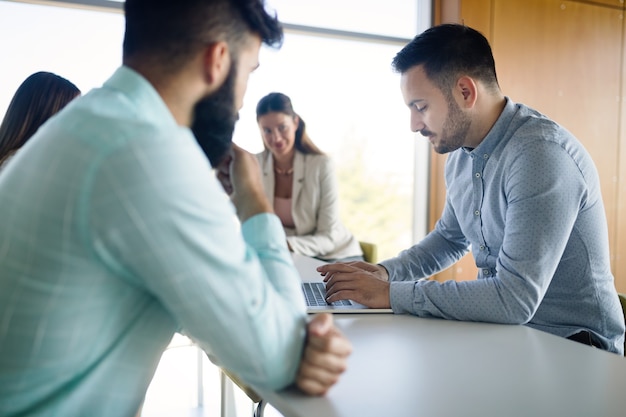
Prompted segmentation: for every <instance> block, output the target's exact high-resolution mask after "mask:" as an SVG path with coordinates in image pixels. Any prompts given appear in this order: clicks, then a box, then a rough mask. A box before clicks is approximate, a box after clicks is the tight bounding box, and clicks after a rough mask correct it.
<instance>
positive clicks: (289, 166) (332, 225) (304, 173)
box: [256, 93, 363, 262]
mask: <svg viewBox="0 0 626 417" xmlns="http://www.w3.org/2000/svg"><path fill="white" fill-rule="evenodd" d="M256 119H257V123H258V125H259V130H260V132H261V137H262V138H263V145H264V147H265V150H264V151H263V152H261V153H259V154H257V158H258V159H259V163H260V164H261V170H262V175H263V186H264V189H265V194H266V196H267V198H268V199H269V201H270V202H272V203H273V205H274V212H275V213H276V214H277V215H278V217H279V218H280V220H281V222H282V224H283V228H284V229H285V234H286V235H287V244H288V246H289V250H291V251H292V252H295V253H298V254H301V255H306V256H311V257H315V258H319V259H323V260H325V261H329V262H333V261H343V262H347V261H353V260H363V252H362V251H361V247H360V245H359V242H358V241H357V239H355V237H354V236H353V235H352V233H350V231H348V229H347V228H346V227H345V226H344V225H343V223H342V222H341V220H340V219H339V195H338V189H337V180H336V178H335V173H334V169H333V164H332V161H331V159H330V158H329V157H328V156H327V155H325V154H324V153H323V152H322V151H320V149H319V148H318V147H317V146H315V144H314V143H313V142H312V141H311V138H309V136H308V135H307V133H306V128H305V123H304V120H302V118H301V117H300V116H298V114H296V112H295V111H294V109H293V106H292V104H291V99H290V98H289V97H288V96H286V95H284V94H282V93H270V94H268V95H266V96H265V97H263V98H262V99H261V100H260V101H259V103H258V104H257V108H256Z"/></svg>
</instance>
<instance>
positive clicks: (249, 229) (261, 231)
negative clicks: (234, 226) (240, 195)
mask: <svg viewBox="0 0 626 417" xmlns="http://www.w3.org/2000/svg"><path fill="white" fill-rule="evenodd" d="M241 233H242V234H243V238H244V240H245V241H246V243H248V244H249V245H250V246H252V247H253V248H255V249H260V248H266V247H280V248H284V249H286V248H287V238H286V237H285V231H284V230H283V225H282V224H281V222H280V219H279V218H278V216H276V215H275V214H273V213H260V214H256V215H254V216H252V217H250V218H249V219H247V220H246V221H245V222H243V224H242V225H241Z"/></svg>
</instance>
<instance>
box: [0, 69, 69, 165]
mask: <svg viewBox="0 0 626 417" xmlns="http://www.w3.org/2000/svg"><path fill="white" fill-rule="evenodd" d="M80 94H81V92H80V90H79V89H78V87H76V86H75V85H74V84H73V83H72V82H70V81H68V80H66V79H65V78H63V77H60V76H58V75H56V74H53V73H51V72H45V71H40V72H36V73H34V74H32V75H30V76H29V77H28V78H26V80H24V82H22V84H21V85H20V86H19V87H18V89H17V91H16V92H15V95H14V96H13V98H12V99H11V103H9V107H8V109H7V112H6V114H5V115H4V119H3V120H2V124H1V125H0V168H1V167H2V166H3V165H4V163H5V162H6V161H8V160H9V159H10V158H11V157H12V156H13V154H14V153H15V152H16V151H17V150H18V149H19V148H21V147H22V146H24V144H25V143H26V141H27V140H28V139H30V138H31V136H33V135H34V134H35V132H36V131H37V129H39V127H40V126H41V125H42V124H44V122H45V121H46V120H48V119H49V118H50V117H51V116H52V115H54V114H55V113H57V112H58V111H59V110H61V109H62V108H63V107H65V106H66V105H67V103H69V102H70V101H72V100H73V99H74V98H76V97H78V96H79V95H80Z"/></svg>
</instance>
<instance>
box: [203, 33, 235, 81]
mask: <svg viewBox="0 0 626 417" xmlns="http://www.w3.org/2000/svg"><path fill="white" fill-rule="evenodd" d="M230 65H231V62H230V51H229V49H228V44H227V43H226V42H224V41H220V42H215V43H212V44H210V45H208V46H207V47H206V49H205V53H204V79H205V82H206V84H207V86H209V89H210V90H212V91H213V90H217V89H218V88H219V87H220V86H221V85H222V84H223V83H224V80H226V77H227V76H228V71H229V70H230Z"/></svg>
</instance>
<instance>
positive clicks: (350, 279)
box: [317, 262, 391, 308]
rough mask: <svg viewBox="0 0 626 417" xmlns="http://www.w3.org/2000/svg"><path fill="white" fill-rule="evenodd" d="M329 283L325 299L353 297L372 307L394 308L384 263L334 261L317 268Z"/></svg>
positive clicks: (331, 300)
mask: <svg viewBox="0 0 626 417" xmlns="http://www.w3.org/2000/svg"><path fill="white" fill-rule="evenodd" d="M317 271H318V272H320V273H321V274H322V275H323V276H324V282H325V283H326V301H327V302H329V303H332V302H334V301H339V300H353V301H356V302H357V303H360V304H363V305H366V306H368V307H370V308H391V302H390V300H389V282H388V279H389V274H388V273H387V270H386V269H385V268H384V267H383V266H381V265H373V264H369V263H366V262H350V263H334V264H326V265H321V266H319V267H317Z"/></svg>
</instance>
